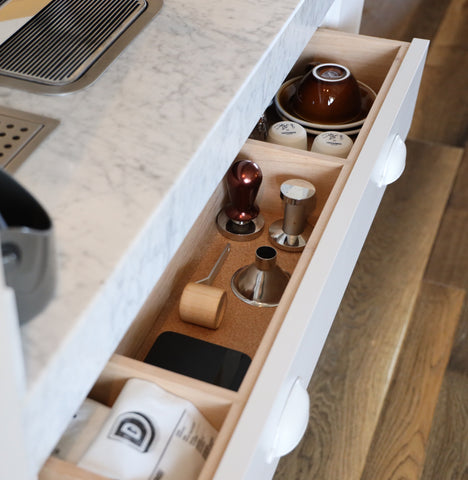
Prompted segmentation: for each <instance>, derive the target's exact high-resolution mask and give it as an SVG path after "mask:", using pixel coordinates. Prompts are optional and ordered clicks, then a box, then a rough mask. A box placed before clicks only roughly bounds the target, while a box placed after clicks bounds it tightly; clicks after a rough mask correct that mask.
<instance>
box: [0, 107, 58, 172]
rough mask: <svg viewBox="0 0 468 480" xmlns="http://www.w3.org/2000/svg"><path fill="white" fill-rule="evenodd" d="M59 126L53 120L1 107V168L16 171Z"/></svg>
mask: <svg viewBox="0 0 468 480" xmlns="http://www.w3.org/2000/svg"><path fill="white" fill-rule="evenodd" d="M57 125H58V121H56V120H53V119H51V118H47V117H42V116H39V115H33V114H30V113H27V112H20V111H17V110H11V109H5V108H3V107H0V167H1V168H3V169H5V170H7V171H10V172H11V171H14V170H16V168H18V166H19V165H20V164H21V162H23V161H24V160H25V158H26V157H27V156H28V155H29V154H30V153H31V152H32V150H34V149H35V148H36V147H37V145H38V144H39V143H40V142H41V141H42V140H43V139H44V138H45V137H46V136H47V135H48V134H49V133H50V132H51V131H52V130H53V129H54V128H55V127H56V126H57Z"/></svg>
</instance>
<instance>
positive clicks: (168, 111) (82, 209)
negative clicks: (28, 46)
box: [0, 0, 332, 471]
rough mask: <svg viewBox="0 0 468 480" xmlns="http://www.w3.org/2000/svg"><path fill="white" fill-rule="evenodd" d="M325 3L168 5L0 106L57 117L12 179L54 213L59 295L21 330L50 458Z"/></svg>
mask: <svg viewBox="0 0 468 480" xmlns="http://www.w3.org/2000/svg"><path fill="white" fill-rule="evenodd" d="M331 3H332V2H331V0H329V1H320V0H281V1H277V0H275V1H272V0H255V1H247V0H238V1H236V2H232V1H227V0H224V1H219V0H197V1H189V0H166V2H165V4H164V6H163V8H162V10H161V12H160V13H159V14H158V15H157V16H156V17H155V19H154V20H153V21H152V22H151V23H150V24H149V25H148V27H147V28H146V29H145V30H144V31H143V32H142V33H141V34H140V35H139V36H138V37H137V38H136V39H135V40H134V41H133V42H132V43H131V45H130V46H129V47H128V48H127V49H126V50H125V51H124V52H122V54H121V55H120V56H119V58H118V59H117V60H116V61H115V62H114V63H112V64H111V65H110V67H109V68H108V69H107V70H106V72H104V74H103V75H102V76H101V77H100V78H99V79H98V80H97V81H96V82H95V83H94V84H93V85H91V86H89V87H88V88H87V89H85V90H83V91H80V92H76V93H72V94H69V95H65V96H41V95H34V94H29V93H25V92H21V91H15V90H11V89H7V88H4V87H0V104H1V105H4V106H7V107H11V108H16V109H19V110H25V111H29V112H32V113H37V114H43V115H47V116H49V117H53V118H57V119H59V120H60V122H61V123H60V125H59V126H58V128H57V129H56V130H55V131H54V132H53V133H52V134H51V135H50V137H48V139H47V140H46V141H45V142H44V143H43V144H41V146H40V147H39V148H38V149H37V150H36V151H35V152H34V153H33V155H31V157H30V158H29V159H28V160H27V161H26V162H25V163H24V164H23V166H22V167H21V168H20V169H19V170H18V171H17V172H16V174H15V176H16V178H17V179H18V180H19V181H20V182H21V183H22V184H23V185H24V186H26V187H27V188H28V189H29V190H30V191H31V193H32V194H33V195H35V196H36V197H37V198H38V199H39V201H40V202H41V203H42V204H43V205H44V207H45V208H46V209H47V210H48V212H49V213H50V215H51V217H52V219H53V221H54V225H55V235H56V243H57V256H58V265H59V270H58V275H59V281H58V288H57V292H56V295H55V298H54V300H53V301H52V302H51V303H50V305H49V306H48V307H47V309H46V310H45V311H44V312H42V313H41V314H40V315H38V316H37V317H36V318H35V319H34V320H33V321H31V322H30V323H28V324H27V325H25V326H24V327H23V328H22V332H21V333H22V339H23V348H24V354H25V363H26V375H27V382H28V391H27V398H26V407H25V408H26V411H25V416H26V419H25V420H26V425H28V428H27V443H28V451H29V453H30V458H31V468H32V469H33V470H34V471H36V470H37V469H38V468H39V466H40V465H41V464H42V462H43V461H44V460H45V458H46V457H47V455H48V454H49V453H50V450H51V449H52V447H53V446H54V444H55V442H56V441H57V439H58V436H59V435H60V433H61V432H62V431H63V429H64V428H65V426H66V423H67V420H68V419H69V418H70V417H71V415H72V414H73V413H74V411H75V409H76V408H77V406H78V405H79V403H80V402H81V401H82V399H83V398H84V396H85V395H86V393H87V391H88V390H89V388H90V387H91V385H92V383H93V382H94V380H95V379H96V377H97V375H98V374H99V372H100V370H102V368H103V367H104V365H105V363H106V361H107V360H108V358H109V356H110V355H111V353H112V351H113V350H114V349H115V348H116V346H117V344H118V342H119V341H120V339H121V338H122V336H123V335H124V333H125V331H126V329H127V328H128V326H129V324H130V322H131V321H132V319H133V318H134V316H135V314H136V313H137V312H138V310H139V308H140V307H141V305H142V304H143V302H144V300H145V298H146V296H147V295H148V294H149V292H150V291H151V289H152V287H153V286H154V284H155V283H156V281H157V280H158V278H159V277H160V275H161V274H162V272H163V271H164V268H165V267H166V265H167V264H168V262H169V260H170V258H171V257H172V256H173V255H174V253H175V252H176V250H177V248H178V246H179V245H180V243H181V242H182V240H183V238H184V237H185V235H186V234H187V232H188V230H189V229H190V227H191V225H192V224H193V222H194V221H195V219H196V218H197V216H198V214H199V212H200V211H201V210H202V208H203V205H204V204H205V203H206V201H207V200H208V198H209V196H210V195H211V193H212V191H213V190H214V188H215V187H216V185H217V184H218V183H219V181H220V180H221V179H222V177H223V175H224V173H225V171H226V169H227V167H228V165H229V163H230V162H231V161H232V160H233V159H234V158H235V156H236V154H237V152H238V151H239V149H240V147H241V146H242V144H243V142H244V141H245V139H246V138H247V136H248V134H249V132H250V131H251V129H252V128H253V126H254V125H255V123H256V121H257V120H258V118H259V115H260V113H261V112H262V111H263V109H264V108H265V107H266V106H267V105H268V103H269V102H270V100H271V98H272V97H273V95H274V93H275V91H276V89H277V88H278V87H279V85H280V84H281V81H282V80H283V79H284V77H285V75H286V73H287V72H288V70H289V68H290V67H291V66H292V64H293V63H294V61H295V59H296V58H297V57H298V55H299V53H300V52H301V50H302V48H303V47H304V45H305V43H306V42H307V41H308V39H309V38H310V36H311V35H312V33H313V31H314V29H315V26H316V25H317V24H318V23H319V22H320V21H321V20H322V19H323V17H324V16H325V13H326V10H327V9H328V7H329V5H330V4H331Z"/></svg>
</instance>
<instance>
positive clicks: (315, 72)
mask: <svg viewBox="0 0 468 480" xmlns="http://www.w3.org/2000/svg"><path fill="white" fill-rule="evenodd" d="M291 100H292V108H293V110H294V113H295V114H296V115H298V116H299V117H300V118H302V119H304V120H306V121H308V122H313V123H322V124H339V123H348V122H352V121H353V120H354V119H356V118H357V117H358V116H359V114H360V112H361V92H360V89H359V84H358V82H357V81H356V79H355V78H354V76H353V75H352V74H351V72H350V71H349V69H348V68H347V67H345V66H343V65H339V64H337V63H321V64H318V65H316V66H314V67H313V68H312V69H311V70H309V71H308V72H307V73H306V74H305V75H304V76H303V77H302V79H301V80H299V82H298V85H297V88H296V92H295V93H294V95H293V97H292V99H291Z"/></svg>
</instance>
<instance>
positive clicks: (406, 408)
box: [275, 0, 468, 480]
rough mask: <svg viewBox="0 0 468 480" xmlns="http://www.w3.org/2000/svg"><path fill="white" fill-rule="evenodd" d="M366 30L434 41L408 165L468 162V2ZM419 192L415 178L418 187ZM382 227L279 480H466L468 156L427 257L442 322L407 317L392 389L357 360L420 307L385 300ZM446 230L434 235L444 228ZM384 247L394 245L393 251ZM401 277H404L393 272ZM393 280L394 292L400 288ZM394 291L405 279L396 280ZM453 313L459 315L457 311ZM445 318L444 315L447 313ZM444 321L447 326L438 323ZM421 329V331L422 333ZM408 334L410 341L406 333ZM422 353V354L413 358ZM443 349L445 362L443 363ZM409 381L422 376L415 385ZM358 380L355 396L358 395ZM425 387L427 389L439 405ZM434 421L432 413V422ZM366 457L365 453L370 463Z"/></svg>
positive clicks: (405, 13) (371, 7)
mask: <svg viewBox="0 0 468 480" xmlns="http://www.w3.org/2000/svg"><path fill="white" fill-rule="evenodd" d="M361 32H362V33H363V34H366V35H375V36H384V37H387V38H394V39H398V40H406V41H409V40H411V39H412V38H413V37H420V38H429V39H430V40H431V47H430V49H429V54H428V59H427V67H426V69H425V72H424V75H423V79H422V85H421V91H420V95H419V98H418V102H417V106H416V112H415V118H414V121H413V125H412V128H411V131H410V135H409V137H410V138H411V139H412V141H410V142H409V158H410V157H412V156H413V155H414V153H415V150H419V147H420V146H421V145H422V144H421V143H420V142H423V144H424V153H421V155H422V157H425V165H426V169H432V168H433V156H432V155H433V152H431V150H434V151H437V150H438V149H439V148H442V149H446V150H445V151H450V152H451V154H452V155H458V157H460V155H461V153H462V152H463V150H462V149H463V148H466V147H468V138H467V135H468V105H467V99H468V95H467V94H466V92H465V90H466V85H467V79H468V78H467V74H468V52H467V50H468V0H366V2H365V5H364V15H363V22H362V25H361ZM443 145H445V146H443ZM450 147H461V148H455V149H454V148H450ZM421 152H422V151H421ZM423 161H424V160H423V159H422V158H421V162H423ZM417 183H418V179H416V178H415V179H414V185H416V184H417ZM397 185H398V183H397ZM406 187H407V191H406V192H404V189H403V190H402V195H408V197H410V196H411V193H410V192H411V189H412V188H413V186H412V185H411V184H409V183H408V184H407V186H406ZM392 188H393V187H392ZM395 188H396V186H395ZM389 191H391V190H390V189H389ZM387 194H388V192H387ZM387 194H386V196H385V197H384V202H385V200H386V197H387ZM432 201H433V199H432V196H431V195H428V197H427V202H432ZM383 205H384V204H382V208H380V210H379V212H378V213H377V217H376V220H375V224H378V223H379V222H383V223H385V222H386V221H388V222H389V223H388V224H389V225H391V226H393V224H392V223H391V221H390V220H391V219H389V217H388V215H386V213H385V212H386V210H385V208H383ZM408 208H412V207H411V204H410V203H408V204H406V205H405V204H404V202H402V203H401V212H400V213H399V215H402V216H403V217H404V215H405V211H406V209H408ZM404 221H405V220H404V218H402V222H403V223H404ZM374 227H375V225H374V226H373V227H372V229H371V231H370V233H369V237H368V240H367V242H366V245H365V248H364V250H363V253H362V255H361V257H360V260H359V262H358V265H357V267H356V270H355V273H354V275H353V277H352V279H351V283H350V285H349V287H348V291H347V292H346V295H345V298H344V299H343V302H342V305H341V307H340V310H339V312H338V315H337V319H336V320H335V324H336V325H334V327H333V328H332V331H331V333H330V336H329V339H328V341H327V345H328V344H330V345H331V348H327V345H326V346H325V349H324V352H323V354H322V357H321V359H320V362H319V367H320V366H321V365H325V366H324V367H321V368H322V371H321V372H320V371H319V370H318V371H317V372H316V374H314V377H313V379H312V383H311V387H310V395H311V401H312V402H311V412H312V413H311V422H310V425H309V428H308V430H307V432H306V435H305V437H304V439H303V441H302V442H301V444H300V445H299V447H298V448H297V449H296V450H295V451H293V452H292V454H290V455H288V456H287V457H285V458H284V459H282V460H281V461H280V464H279V468H278V471H277V475H276V477H275V480H286V479H287V480H305V479H307V480H311V479H314V480H322V479H323V480H386V479H388V480H390V479H392V480H393V479H398V480H403V479H404V480H418V479H422V480H468V307H467V306H466V302H465V307H464V308H462V307H461V305H460V302H461V294H462V292H463V291H465V292H466V291H468V253H467V252H468V248H467V247H468V150H465V155H464V156H463V159H462V161H461V164H460V167H459V170H458V175H457V177H456V181H455V183H454V186H453V189H452V191H451V194H450V197H449V201H448V203H447V208H446V210H445V211H444V213H443V216H442V219H441V222H440V228H439V232H438V234H437V237H436V239H435V242H434V246H433V249H432V252H431V255H430V257H429V254H428V253H427V256H426V262H427V264H428V265H427V270H426V272H425V274H424V285H425V287H424V288H423V290H424V291H426V293H425V294H424V297H425V298H426V300H425V301H423V303H425V302H429V303H430V304H431V303H432V301H434V302H435V304H433V305H432V306H433V307H434V308H433V315H428V316H427V322H428V323H427V327H428V328H427V330H428V331H426V329H425V326H424V322H423V320H424V318H423V317H424V315H423V314H422V313H421V312H425V311H426V310H425V307H424V306H423V307H422V306H421V304H420V303H418V307H417V309H416V312H420V313H419V314H417V315H415V316H414V317H410V318H411V319H412V322H414V323H412V324H411V325H410V326H409V327H408V330H407V333H408V337H407V338H406V341H405V343H402V344H403V349H402V348H400V349H399V351H404V352H407V356H408V357H409V358H411V355H413V356H414V357H413V359H414V362H411V361H409V360H406V362H409V364H408V367H407V369H406V370H407V372H406V370H405V368H404V357H400V358H399V359H398V358H397V356H398V352H397V354H396V355H397V356H395V359H394V362H395V365H394V368H393V369H391V368H389V369H388V370H387V372H388V373H389V372H393V373H394V374H395V377H393V381H392V382H390V378H388V379H387V381H388V384H387V385H385V382H382V377H381V375H380V373H381V372H379V371H377V370H376V371H373V370H372V362H370V361H369V360H368V359H366V358H365V353H364V352H361V353H360V352H359V345H360V346H361V347H362V348H363V349H369V350H368V351H370V352H376V351H377V350H376V347H375V343H376V342H377V343H379V342H381V341H382V339H381V338H380V329H381V323H380V322H379V317H380V315H381V313H382V312H383V315H385V313H386V309H390V310H393V311H395V312H399V313H401V315H402V316H408V315H410V314H411V311H412V306H411V305H412V304H411V301H408V297H406V299H404V298H403V297H394V298H393V299H392V298H390V297H391V295H388V297H387V298H385V296H384V295H380V296H379V294H378V293H377V292H378V289H379V282H380V281H381V277H379V276H378V272H377V274H376V276H375V277H373V275H372V271H373V270H372V269H373V268H374V263H375V259H376V258H377V257H378V255H383V256H385V255H386V254H387V253H386V252H385V251H380V252H379V251H378V249H374V247H373V246H372V245H371V244H372V243H373V242H379V241H383V242H385V241H388V239H387V238H386V236H385V232H384V230H383V229H382V231H381V233H378V229H377V231H376V229H375V228H374ZM438 227H439V225H435V228H436V229H437V228H438ZM396 228H398V227H396ZM421 234H422V235H425V234H424V233H423V232H421ZM387 245H388V246H390V247H391V246H392V245H391V242H389V244H387ZM413 248H414V252H415V254H417V252H418V251H419V246H418V245H416V244H415V245H414V246H413ZM372 252H373V253H372ZM391 255H392V254H390V256H391ZM384 264H385V261H384ZM400 268H401V269H402V271H401V276H400V281H401V283H402V284H403V286H404V285H407V273H406V272H405V271H404V270H405V268H406V269H413V268H414V266H413V265H412V264H411V263H408V264H406V266H401V267H400ZM360 272H361V273H360ZM364 272H365V273H364ZM413 273H414V272H413ZM392 275H393V276H394V278H395V279H396V278H398V274H397V273H396V271H394V270H392ZM366 278H367V279H366ZM387 281H388V282H389V284H390V285H392V281H391V280H387ZM428 282H429V284H430V285H431V287H430V288H429V287H428V286H427V284H428ZM395 283H398V281H397V280H395ZM432 289H434V290H432ZM442 292H445V293H446V294H447V295H448V297H447V298H446V299H445V300H444V301H443V302H442V299H440V300H441V302H442V303H443V304H445V305H446V308H447V310H444V307H443V306H442V305H439V303H440V302H438V298H439V295H442V296H444V294H443V293H442ZM359 295H363V296H367V297H371V298H373V297H374V296H375V295H377V297H376V301H375V305H374V307H370V303H368V304H367V306H366V305H362V304H361V303H360V302H358V299H359ZM428 296H429V297H430V298H428ZM448 298H450V300H448ZM370 302H371V301H370ZM405 302H406V309H405V305H403V303H405ZM449 304H450V305H451V307H448V305H449ZM399 308H400V309H401V310H399ZM440 308H441V309H442V310H443V312H445V313H442V311H440V310H438V309H440ZM460 310H461V315H460V321H459V325H458V329H457V331H456V333H455V341H454V344H453V347H452V350H451V355H450V360H449V365H448V369H447V371H446V373H445V376H444V378H443V381H442V384H441V389H440V395H439V398H438V402H437V406H436V407H435V411H434V405H435V395H434V392H436V391H437V388H438V386H439V385H440V380H441V373H442V370H443V364H444V362H445V361H446V355H447V348H448V346H449V344H450V340H451V336H452V333H453V326H454V318H455V317H456V314H457V312H459V311H460ZM446 314H447V315H448V317H450V319H451V320H450V321H449V325H450V326H451V328H448V329H447V331H446V332H444V327H445V325H446V324H445V321H446V320H445V319H444V316H445V315H446ZM374 318H377V321H376V323H375V329H374V331H372V328H371V327H370V325H371V323H372V322H373V321H374ZM417 319H419V322H417V321H416V320H417ZM437 319H439V320H440V324H437ZM418 324H419V327H418V326H417V325H418ZM340 325H341V327H340ZM366 325H367V328H366ZM429 327H430V328H429ZM420 328H421V329H422V330H421V333H417V332H418V331H419V329H420ZM432 328H436V330H437V328H439V329H438V330H437V331H438V333H434V335H433V337H434V342H433V345H432V348H431V347H430V345H428V344H427V343H425V342H424V341H422V340H424V339H426V341H428V342H429V343H430V336H431V335H430V333H429V330H430V329H432ZM377 332H378V333H377ZM359 333H361V334H362V335H361V336H360V335H359ZM353 334H354V335H353ZM426 334H427V336H426ZM401 335H402V339H401V341H402V342H403V330H402V331H401ZM360 337H362V338H360ZM350 339H352V340H353V341H356V342H357V344H358V347H356V346H354V345H352V344H351V340H350ZM421 341H422V344H421V343H420V342H421ZM366 342H367V343H366ZM412 342H413V343H414V344H413V345H412ZM441 342H442V343H441ZM411 345H412V346H411ZM417 345H419V347H417ZM421 345H425V346H424V347H423V346H421ZM394 347H395V348H396V349H397V350H398V348H397V347H396V346H394ZM414 348H416V350H412V349H414ZM418 348H419V350H418ZM421 349H422V350H421ZM439 350H440V352H444V353H441V355H439V356H437V351H439ZM366 351H367V350H366ZM356 352H357V354H356ZM431 352H432V353H433V354H434V355H436V357H435V358H439V360H440V363H437V362H435V363H434V365H433V367H432V368H429V369H426V371H425V373H426V374H427V375H429V376H428V377H421V376H420V375H418V374H417V372H418V370H417V368H418V365H421V364H420V363H418V362H419V361H420V360H421V359H420V358H419V356H420V355H422V356H423V357H424V358H426V360H427V359H428V358H431V357H430V355H429V354H430V353H431ZM444 355H445V356H444ZM353 356H354V357H355V358H354V359H353V358H352V357H353ZM402 365H403V366H402ZM319 367H318V368H319ZM359 368H362V369H363V371H364V373H363V374H362V375H356V376H355V377H354V378H353V377H352V375H351V371H352V369H359ZM369 368H370V369H371V370H369ZM411 372H413V373H414V374H413V375H411V374H410V373H411ZM405 373H408V375H407V388H406V389H405V385H404V383H403V382H401V381H399V380H398V379H399V378H400V377H403V378H404V377H405ZM431 374H432V375H434V378H433V381H432V382H429V380H427V383H426V379H428V378H430V375H431ZM414 379H416V380H417V381H416V382H415V381H414ZM411 380H413V381H411ZM353 382H354V387H355V388H354V390H353V389H352V388H351V387H352V386H353ZM361 387H362V388H361ZM382 388H384V390H386V394H385V396H386V400H385V402H384V404H383V408H381V414H379V415H377V413H376V412H377V410H378V409H377V408H376V406H375V404H374V406H372V405H371V404H372V402H373V400H372V395H373V394H374V393H376V395H377V397H379V396H380V395H382V393H381V392H380V393H379V392H378V391H379V389H382ZM425 388H430V392H431V394H430V396H429V397H430V398H429V397H428V394H427V390H425ZM364 391H366V392H367V394H366V395H365V394H364ZM387 394H388V395H387ZM424 397H428V401H427V402H423V401H422V400H423V399H424ZM391 399H393V401H391ZM395 399H396V400H395ZM380 401H381V400H379V402H380ZM379 402H377V403H379ZM348 404H349V405H348ZM400 407H401V408H400ZM431 411H434V415H433V421H432V418H431ZM424 412H425V413H424ZM424 416H426V417H427V418H426V421H424ZM369 419H372V421H371V422H370V421H369ZM392 419H393V420H394V421H393V422H392ZM431 421H432V428H431V430H430V433H429V437H428V436H427V435H428V429H429V424H430V423H431ZM371 423H374V427H373V428H374V430H375V431H374V432H373V436H372V441H371V440H370V437H371V432H370V426H371ZM418 424H419V426H418ZM405 425H406V428H404V426H405ZM418 428H419V433H418ZM411 432H413V435H412V434H411ZM426 441H427V445H426ZM418 442H419V443H418ZM425 446H426V447H427V450H426V453H424V447H425ZM366 448H367V449H368V454H367V457H366V458H365V459H364V458H363V457H364V452H365V451H366ZM424 458H425V463H424V465H423V461H424ZM360 469H363V470H360ZM421 471H422V474H421Z"/></svg>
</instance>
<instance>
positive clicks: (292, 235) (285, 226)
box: [269, 179, 316, 252]
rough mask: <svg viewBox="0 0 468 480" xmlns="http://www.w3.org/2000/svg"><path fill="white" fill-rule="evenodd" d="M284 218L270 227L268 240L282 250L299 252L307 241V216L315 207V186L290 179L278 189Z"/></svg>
mask: <svg viewBox="0 0 468 480" xmlns="http://www.w3.org/2000/svg"><path fill="white" fill-rule="evenodd" d="M280 194H281V199H282V200H283V202H284V218H283V219H281V220H277V221H276V222H275V223H273V224H272V225H271V226H270V231H269V233H270V239H271V241H272V242H273V244H274V245H275V246H277V247H278V248H281V249H283V250H289V251H295V252H299V251H301V250H303V249H304V247H305V244H306V243H307V239H308V236H309V235H308V232H307V230H306V227H307V215H308V214H309V213H310V211H311V210H312V209H313V208H314V207H315V203H316V201H315V186H314V185H313V184H312V183H310V182H308V181H307V180H301V179H292V180H287V181H286V182H283V183H282V184H281V187H280Z"/></svg>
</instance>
